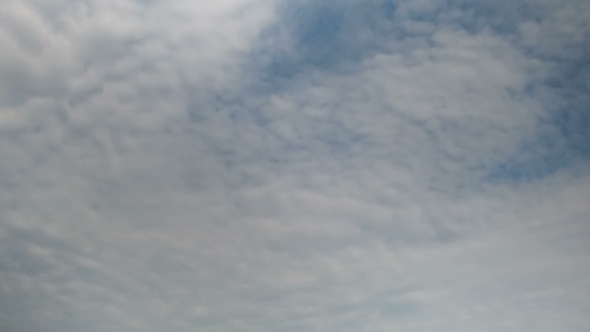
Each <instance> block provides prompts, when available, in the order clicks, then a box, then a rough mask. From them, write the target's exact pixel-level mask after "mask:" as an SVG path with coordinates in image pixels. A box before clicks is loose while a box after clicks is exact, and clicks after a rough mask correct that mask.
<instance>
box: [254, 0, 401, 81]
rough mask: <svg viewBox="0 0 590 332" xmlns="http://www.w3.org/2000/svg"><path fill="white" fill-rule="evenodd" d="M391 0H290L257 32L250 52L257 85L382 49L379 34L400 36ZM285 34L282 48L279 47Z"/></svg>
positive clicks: (340, 66) (348, 63) (331, 67)
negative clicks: (254, 47)
mask: <svg viewBox="0 0 590 332" xmlns="http://www.w3.org/2000/svg"><path fill="white" fill-rule="evenodd" d="M395 10H396V5H395V2H393V1H366V2H360V1H348V0H343V1H327V0H319V1H297V2H295V1H292V2H286V3H285V5H284V6H282V7H281V8H280V9H279V20H278V23H277V24H276V25H275V26H272V27H270V28H269V29H267V30H266V31H264V32H263V34H262V35H261V39H262V40H264V41H266V43H263V46H262V47H261V48H260V49H258V50H257V51H255V52H254V53H253V54H252V61H253V62H254V63H255V67H256V70H257V75H256V76H258V78H259V79H260V82H258V83H261V84H262V85H265V84H266V85H269V86H273V87H277V86H278V87H280V86H283V85H285V84H288V83H289V81H291V80H293V79H294V78H296V77H297V76H299V75H301V74H306V73H310V72H311V71H331V72H333V71H339V70H346V68H347V67H348V68H350V67H353V66H354V65H356V64H359V63H360V62H361V61H362V60H363V59H365V58H367V57H369V56H371V55H375V54H377V53H379V52H382V51H383V50H384V47H385V46H384V43H383V42H382V41H383V40H384V39H391V38H399V31H396V30H395V28H394V24H393V20H392V19H393V16H394V13H395ZM286 40H288V42H289V46H288V47H287V49H280V47H277V45H282V44H283V43H284V42H285V41H286Z"/></svg>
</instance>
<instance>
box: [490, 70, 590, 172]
mask: <svg viewBox="0 0 590 332" xmlns="http://www.w3.org/2000/svg"><path fill="white" fill-rule="evenodd" d="M589 69H590V68H589ZM587 70H588V69H587ZM560 89H561V90H562V91H561V93H559V94H558V98H560V99H562V100H564V101H565V105H563V106H562V107H560V108H559V109H556V110H549V114H550V115H549V116H548V118H547V119H546V120H540V121H539V130H538V135H537V137H536V138H535V139H534V140H532V141H529V142H527V143H523V144H522V145H521V147H520V148H519V150H518V151H517V153H516V154H515V155H514V156H512V157H511V158H508V159H507V160H506V161H504V162H503V163H501V164H500V165H497V166H496V167H494V168H493V169H492V170H491V172H490V174H489V176H488V180H489V181H493V182H497V181H500V182H504V181H513V182H521V181H532V180H536V179H541V178H544V177H547V176H551V175H552V174H554V173H556V172H557V171H559V170H561V169H564V168H568V167H572V166H574V165H575V164H576V163H578V162H583V161H587V160H588V159H590V94H588V89H587V88H586V89H575V88H572V87H571V85H570V86H565V87H561V88H560Z"/></svg>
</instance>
